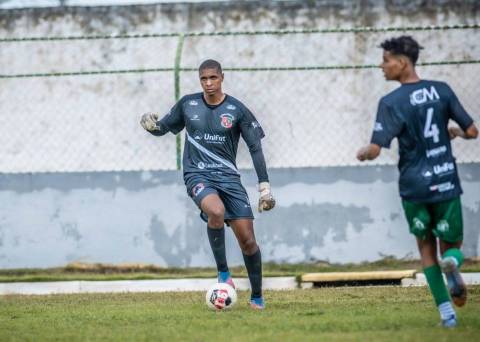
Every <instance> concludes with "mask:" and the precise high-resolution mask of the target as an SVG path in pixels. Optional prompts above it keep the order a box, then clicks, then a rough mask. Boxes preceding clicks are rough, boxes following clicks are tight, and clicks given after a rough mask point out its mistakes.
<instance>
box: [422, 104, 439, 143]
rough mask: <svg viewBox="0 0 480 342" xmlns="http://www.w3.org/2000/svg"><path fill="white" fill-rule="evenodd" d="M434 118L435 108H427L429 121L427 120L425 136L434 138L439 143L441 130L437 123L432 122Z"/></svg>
mask: <svg viewBox="0 0 480 342" xmlns="http://www.w3.org/2000/svg"><path fill="white" fill-rule="evenodd" d="M432 119H433V108H428V109H427V121H426V122H425V129H424V130H423V136H424V137H425V138H433V142H434V143H438V142H439V141H440V139H439V137H438V136H439V134H440V131H439V130H438V126H437V125H436V124H432Z"/></svg>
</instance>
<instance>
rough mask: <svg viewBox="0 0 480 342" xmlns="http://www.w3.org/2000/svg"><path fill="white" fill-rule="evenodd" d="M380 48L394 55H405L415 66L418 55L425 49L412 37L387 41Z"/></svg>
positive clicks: (401, 37)
mask: <svg viewBox="0 0 480 342" xmlns="http://www.w3.org/2000/svg"><path fill="white" fill-rule="evenodd" d="M380 47H381V48H383V49H384V50H385V51H389V52H390V53H392V54H394V55H403V56H406V57H408V58H409V59H410V61H411V62H412V64H413V65H415V63H417V60H418V54H419V53H420V50H421V49H423V47H422V46H420V44H418V42H417V41H416V40H415V39H413V38H412V37H411V36H400V37H395V38H390V39H387V40H385V41H384V42H383V43H382V44H380Z"/></svg>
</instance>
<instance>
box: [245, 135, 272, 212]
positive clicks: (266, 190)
mask: <svg viewBox="0 0 480 342" xmlns="http://www.w3.org/2000/svg"><path fill="white" fill-rule="evenodd" d="M248 150H249V151H250V155H251V156H252V161H253V166H254V168H255V172H256V173H257V177H258V191H259V192H260V199H259V202H258V211H259V212H262V211H263V210H270V209H273V207H275V199H274V198H273V195H272V190H271V188H270V182H269V180H268V173H267V165H266V163H265V156H264V155H263V150H262V143H261V142H260V141H258V142H256V143H255V144H252V145H250V146H248Z"/></svg>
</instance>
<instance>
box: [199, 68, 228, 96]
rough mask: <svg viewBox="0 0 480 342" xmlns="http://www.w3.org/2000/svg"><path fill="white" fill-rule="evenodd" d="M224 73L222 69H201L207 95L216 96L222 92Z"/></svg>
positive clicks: (203, 85) (201, 81)
mask: <svg viewBox="0 0 480 342" xmlns="http://www.w3.org/2000/svg"><path fill="white" fill-rule="evenodd" d="M222 82H223V74H222V73H221V72H220V70H218V69H215V68H212V69H210V68H209V69H203V70H202V71H200V84H201V85H202V89H203V92H204V93H205V95H208V96H214V95H216V94H218V93H221V92H222Z"/></svg>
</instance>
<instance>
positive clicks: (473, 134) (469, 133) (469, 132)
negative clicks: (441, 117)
mask: <svg viewBox="0 0 480 342" xmlns="http://www.w3.org/2000/svg"><path fill="white" fill-rule="evenodd" d="M448 134H449V135H450V139H451V140H453V139H455V138H456V137H459V138H462V139H467V140H468V139H477V137H478V128H477V126H475V124H474V123H472V124H471V125H470V126H468V128H467V129H466V130H463V129H461V128H460V127H456V126H451V127H448Z"/></svg>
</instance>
